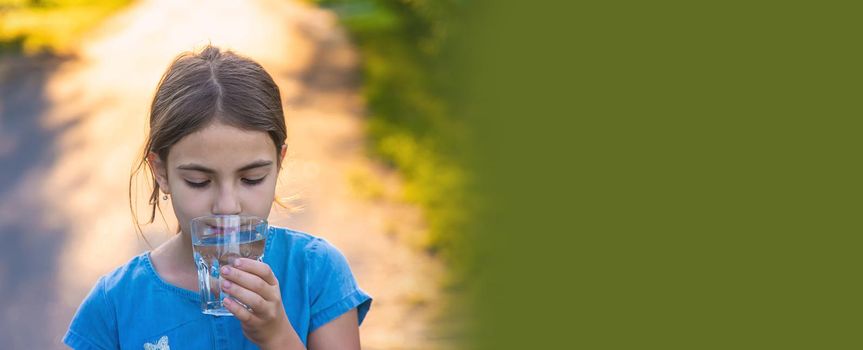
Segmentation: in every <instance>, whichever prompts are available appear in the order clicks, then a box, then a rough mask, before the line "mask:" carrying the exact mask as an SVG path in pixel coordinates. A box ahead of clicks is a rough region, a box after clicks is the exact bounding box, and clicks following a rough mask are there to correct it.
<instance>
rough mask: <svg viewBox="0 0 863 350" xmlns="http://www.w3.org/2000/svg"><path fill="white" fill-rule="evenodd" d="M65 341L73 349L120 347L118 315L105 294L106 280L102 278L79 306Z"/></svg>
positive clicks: (103, 349) (88, 349)
mask: <svg viewBox="0 0 863 350" xmlns="http://www.w3.org/2000/svg"><path fill="white" fill-rule="evenodd" d="M63 343H65V344H66V345H68V346H69V347H71V348H72V349H76V350H79V349H84V350H90V349H100V350H110V349H119V348H120V346H119V342H118V339H117V317H116V314H115V313H114V308H113V307H112V306H111V304H110V303H109V301H108V298H107V296H106V295H105V280H104V277H102V278H100V279H99V281H98V282H96V285H95V286H93V289H92V290H90V294H88V295H87V298H85V299H84V302H83V303H81V306H80V307H78V311H77V312H76V313H75V316H74V317H73V318H72V323H71V324H70V325H69V330H68V331H67V332H66V336H65V337H63Z"/></svg>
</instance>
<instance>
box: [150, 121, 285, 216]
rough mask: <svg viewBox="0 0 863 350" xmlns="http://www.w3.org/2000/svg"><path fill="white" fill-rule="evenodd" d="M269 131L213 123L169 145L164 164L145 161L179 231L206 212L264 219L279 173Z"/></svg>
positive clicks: (282, 150)
mask: <svg viewBox="0 0 863 350" xmlns="http://www.w3.org/2000/svg"><path fill="white" fill-rule="evenodd" d="M285 149H286V146H284V145H282V148H281V153H280V154H276V152H275V145H274V144H273V141H272V139H271V138H270V137H269V135H268V134H267V133H265V132H262V131H247V130H242V129H238V128H235V127H232V126H227V125H225V124H221V123H218V122H216V123H213V124H210V125H209V126H207V127H205V128H204V129H202V130H199V131H197V132H195V133H192V134H189V135H187V136H186V137H184V138H182V139H181V140H180V141H179V142H177V143H176V144H174V146H172V147H171V149H170V152H169V153H168V159H167V162H162V161H160V160H159V159H158V157H157V156H155V154H151V155H150V162H151V164H152V165H153V166H154V167H153V169H156V180H157V181H158V182H159V186H161V188H162V189H163V190H164V191H165V192H167V193H170V194H171V198H172V202H171V203H172V204H173V206H174V213H175V214H176V215H177V220H178V221H179V223H180V228H181V229H182V231H183V232H184V233H188V232H189V220H191V219H193V218H196V217H199V216H204V215H211V214H221V215H229V214H246V215H254V216H257V217H261V218H267V217H268V216H269V214H270V207H271V206H272V204H273V197H274V194H275V191H276V179H277V177H278V174H279V169H278V166H277V158H276V157H279V158H284V156H285Z"/></svg>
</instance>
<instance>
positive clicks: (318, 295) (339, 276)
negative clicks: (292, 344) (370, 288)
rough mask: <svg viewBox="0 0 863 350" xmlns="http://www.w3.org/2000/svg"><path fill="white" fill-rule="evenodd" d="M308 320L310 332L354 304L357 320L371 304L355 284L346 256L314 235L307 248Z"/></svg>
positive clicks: (346, 310) (366, 311) (370, 300)
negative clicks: (308, 282) (314, 237)
mask: <svg viewBox="0 0 863 350" xmlns="http://www.w3.org/2000/svg"><path fill="white" fill-rule="evenodd" d="M308 256H309V262H310V264H309V265H308V266H310V269H311V271H310V274H309V280H310V285H309V290H310V296H311V322H310V324H309V333H311V332H313V331H314V330H315V329H317V328H318V327H320V326H323V325H324V324H326V323H327V322H330V321H332V320H334V319H336V318H337V317H339V316H341V315H342V314H344V313H345V312H348V311H350V310H351V309H353V308H356V309H357V317H358V319H359V324H362V323H363V319H364V318H365V316H366V313H368V311H369V308H370V307H371V303H372V298H371V297H370V296H369V295H368V294H366V293H365V292H364V291H363V290H362V289H360V288H359V286H358V285H357V281H356V279H355V278H354V275H353V273H352V272H351V268H350V266H349V265H348V261H347V259H345V256H344V255H343V254H342V252H341V251H339V250H338V248H336V247H335V246H333V245H332V244H330V243H329V242H327V241H326V240H324V239H321V238H316V239H315V240H314V241H313V242H311V243H310V246H309V250H308Z"/></svg>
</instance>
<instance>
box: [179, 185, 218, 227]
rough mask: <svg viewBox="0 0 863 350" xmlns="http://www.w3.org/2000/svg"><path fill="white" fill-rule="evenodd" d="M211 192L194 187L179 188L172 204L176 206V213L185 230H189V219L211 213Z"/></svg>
mask: <svg viewBox="0 0 863 350" xmlns="http://www.w3.org/2000/svg"><path fill="white" fill-rule="evenodd" d="M208 198H209V194H208V193H207V192H206V191H196V190H194V189H189V188H183V189H179V190H177V191H176V192H175V194H174V195H173V196H172V201H171V204H172V205H173V206H174V215H176V216H177V221H179V223H180V227H181V228H182V229H183V231H184V232H186V231H187V230H188V226H189V220H192V219H194V218H196V217H199V216H204V215H209V214H210V207H211V206H210V205H209V204H210V203H211V202H212V201H211V200H209V199H208Z"/></svg>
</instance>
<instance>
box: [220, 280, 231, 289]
mask: <svg viewBox="0 0 863 350" xmlns="http://www.w3.org/2000/svg"><path fill="white" fill-rule="evenodd" d="M228 288H231V281H228V280H223V281H222V289H228Z"/></svg>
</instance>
